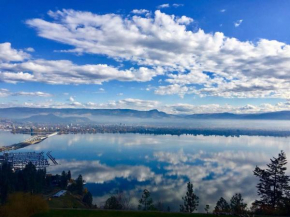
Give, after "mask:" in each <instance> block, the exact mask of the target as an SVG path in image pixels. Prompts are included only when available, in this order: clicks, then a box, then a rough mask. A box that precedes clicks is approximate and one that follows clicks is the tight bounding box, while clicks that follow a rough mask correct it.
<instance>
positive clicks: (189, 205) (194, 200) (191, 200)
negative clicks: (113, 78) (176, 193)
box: [180, 182, 199, 213]
mask: <svg viewBox="0 0 290 217" xmlns="http://www.w3.org/2000/svg"><path fill="white" fill-rule="evenodd" d="M182 200H183V205H180V212H188V213H192V212H193V211H195V210H196V209H197V207H198V203H199V198H198V196H196V195H195V194H194V193H193V185H192V184H191V183H190V182H188V183H187V192H186V195H185V197H183V198H182Z"/></svg>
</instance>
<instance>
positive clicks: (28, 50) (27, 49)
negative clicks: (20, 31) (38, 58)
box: [25, 47, 35, 52]
mask: <svg viewBox="0 0 290 217" xmlns="http://www.w3.org/2000/svg"><path fill="white" fill-rule="evenodd" d="M25 50H26V51H27V52H34V51H35V50H34V48H32V47H28V48H26V49H25Z"/></svg>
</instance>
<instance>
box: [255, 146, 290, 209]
mask: <svg viewBox="0 0 290 217" xmlns="http://www.w3.org/2000/svg"><path fill="white" fill-rule="evenodd" d="M270 160H271V163H269V164H267V167H268V168H267V169H265V170H264V169H261V168H259V167H258V166H256V168H255V170H254V175H255V176H257V177H259V178H260V180H259V183H258V185H257V189H258V195H259V196H260V197H261V199H260V200H256V201H255V202H254V205H255V206H258V207H260V209H269V207H271V208H272V210H274V211H275V210H277V209H279V208H280V207H281V206H282V205H283V203H284V201H285V199H286V195H287V192H288V191H289V189H290V187H289V181H290V178H289V176H287V175H286V174H285V171H286V166H285V165H286V164H287V159H286V155H285V153H284V152H283V151H281V152H280V153H279V155H278V158H275V157H274V158H273V159H270Z"/></svg>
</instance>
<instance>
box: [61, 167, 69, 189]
mask: <svg viewBox="0 0 290 217" xmlns="http://www.w3.org/2000/svg"><path fill="white" fill-rule="evenodd" d="M66 186H67V174H66V172H65V171H62V173H61V177H60V187H61V188H66Z"/></svg>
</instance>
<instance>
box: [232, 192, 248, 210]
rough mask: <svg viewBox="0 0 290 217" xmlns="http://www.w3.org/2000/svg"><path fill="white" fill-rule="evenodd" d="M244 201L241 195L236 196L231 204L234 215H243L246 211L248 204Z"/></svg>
mask: <svg viewBox="0 0 290 217" xmlns="http://www.w3.org/2000/svg"><path fill="white" fill-rule="evenodd" d="M243 201H244V199H243V197H242V195H241V194H235V195H234V196H233V197H232V199H231V203H230V207H231V211H232V213H234V214H242V213H244V211H245V210H246V207H247V204H246V203H243Z"/></svg>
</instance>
